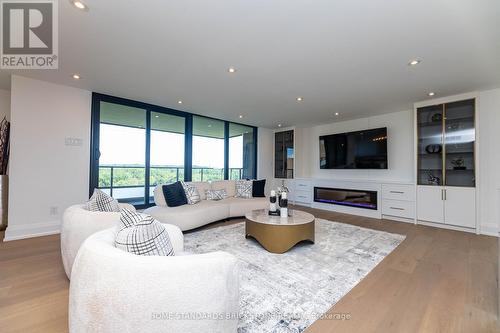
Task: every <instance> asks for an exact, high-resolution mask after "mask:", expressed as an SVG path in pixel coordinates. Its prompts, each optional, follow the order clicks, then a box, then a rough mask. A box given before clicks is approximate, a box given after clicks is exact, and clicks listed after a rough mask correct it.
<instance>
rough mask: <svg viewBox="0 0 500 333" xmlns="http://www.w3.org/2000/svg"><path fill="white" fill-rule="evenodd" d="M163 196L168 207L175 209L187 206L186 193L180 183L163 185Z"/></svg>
mask: <svg viewBox="0 0 500 333" xmlns="http://www.w3.org/2000/svg"><path fill="white" fill-rule="evenodd" d="M162 190H163V196H164V197H165V201H166V202H167V206H168V207H177V206H182V205H186V204H187V198H186V193H185V192H184V187H182V184H181V182H175V183H173V184H169V185H163V186H162Z"/></svg>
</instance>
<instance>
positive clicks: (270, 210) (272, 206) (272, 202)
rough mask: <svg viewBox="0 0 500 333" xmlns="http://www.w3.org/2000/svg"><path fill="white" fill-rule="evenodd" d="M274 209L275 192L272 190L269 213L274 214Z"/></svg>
mask: <svg viewBox="0 0 500 333" xmlns="http://www.w3.org/2000/svg"><path fill="white" fill-rule="evenodd" d="M276 209H277V208H276V191H274V190H272V191H271V195H270V196H269V212H271V213H275V212H276Z"/></svg>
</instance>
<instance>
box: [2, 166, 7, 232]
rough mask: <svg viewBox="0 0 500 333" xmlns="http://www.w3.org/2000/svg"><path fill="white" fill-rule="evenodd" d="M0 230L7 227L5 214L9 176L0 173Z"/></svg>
mask: <svg viewBox="0 0 500 333" xmlns="http://www.w3.org/2000/svg"><path fill="white" fill-rule="evenodd" d="M0 196H1V200H0V217H1V220H0V231H3V230H5V229H6V228H7V216H8V206H9V199H8V198H9V176H7V175H0Z"/></svg>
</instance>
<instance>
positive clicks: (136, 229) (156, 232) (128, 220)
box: [115, 208, 174, 256]
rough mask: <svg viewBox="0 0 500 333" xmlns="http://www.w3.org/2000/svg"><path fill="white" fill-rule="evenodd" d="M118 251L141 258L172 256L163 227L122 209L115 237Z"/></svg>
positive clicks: (142, 215) (149, 219)
mask: <svg viewBox="0 0 500 333" xmlns="http://www.w3.org/2000/svg"><path fill="white" fill-rule="evenodd" d="M115 246H116V247H117V248H118V249H121V250H124V251H127V252H130V253H133V254H137V255H141V256H173V255H174V248H173V246H172V243H171V242H170V237H169V236H168V233H167V230H166V229H165V226H164V225H163V224H161V223H160V222H158V221H157V220H155V219H154V218H153V217H152V216H149V215H146V214H141V213H138V212H134V211H131V210H129V209H126V208H124V209H122V214H121V216H120V223H119V224H118V232H117V233H116V237H115Z"/></svg>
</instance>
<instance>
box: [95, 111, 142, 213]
mask: <svg viewBox="0 0 500 333" xmlns="http://www.w3.org/2000/svg"><path fill="white" fill-rule="evenodd" d="M100 110H101V115H100V124H99V133H100V137H99V151H100V156H99V188H101V189H102V190H103V191H104V192H106V193H108V194H110V195H111V196H113V197H114V198H116V199H122V201H128V202H131V203H134V204H137V205H141V204H144V184H145V166H146V129H145V128H146V110H143V109H138V108H134V107H129V106H124V105H119V104H113V103H106V102H101V105H100Z"/></svg>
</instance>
